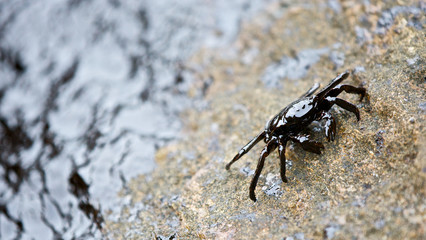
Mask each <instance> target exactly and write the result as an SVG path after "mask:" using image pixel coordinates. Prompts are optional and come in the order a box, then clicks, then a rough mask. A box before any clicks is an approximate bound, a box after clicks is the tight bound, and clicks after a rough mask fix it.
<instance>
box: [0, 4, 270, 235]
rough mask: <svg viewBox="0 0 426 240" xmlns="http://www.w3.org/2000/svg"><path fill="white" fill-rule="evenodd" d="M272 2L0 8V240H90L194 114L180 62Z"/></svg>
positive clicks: (226, 38)
mask: <svg viewBox="0 0 426 240" xmlns="http://www.w3.org/2000/svg"><path fill="white" fill-rule="evenodd" d="M270 2H272V0H269V1H265V0H255V1H250V0H235V1H226V0H214V1H210V0H182V1H171V0H156V1H148V0H147V1H139V0H127V1H119V0H107V1H104V0H59V1H56V0H55V1H53V0H44V1H42V0H31V1H29V0H2V1H0V239H52V238H55V239H59V238H64V239H87V238H100V237H101V236H102V234H101V230H102V227H103V224H104V221H105V216H104V215H105V214H104V213H105V212H107V211H108V212H112V213H114V212H115V211H117V209H120V207H121V206H122V204H123V203H122V201H123V200H122V199H119V198H118V197H117V193H118V191H119V190H120V189H122V188H125V187H126V183H127V182H128V181H129V179H131V178H132V177H134V176H136V175H138V174H144V173H148V172H150V171H152V169H153V168H155V162H154V154H155V152H156V150H157V149H158V148H159V147H161V146H164V145H165V144H168V143H169V142H170V141H173V140H176V139H178V138H179V133H180V130H181V125H182V123H181V121H180V120H179V114H180V113H181V111H182V110H184V109H187V108H202V107H203V106H202V99H203V90H202V89H200V90H199V92H196V93H195V94H193V95H192V97H191V98H190V97H188V90H189V86H190V85H191V83H192V82H193V81H194V79H193V77H192V75H191V71H190V70H188V69H186V68H185V60H186V59H188V58H189V57H190V56H191V55H192V54H193V53H195V52H196V51H197V50H199V49H202V48H214V47H220V46H224V45H227V44H230V43H232V41H233V40H234V39H235V38H236V36H237V34H238V32H239V29H240V25H241V22H242V21H245V20H247V19H250V18H251V17H253V16H254V15H255V14H256V13H258V12H259V11H261V10H262V9H263V8H264V7H265V6H266V5H268V4H269V3H270ZM110 217H114V214H112V215H110Z"/></svg>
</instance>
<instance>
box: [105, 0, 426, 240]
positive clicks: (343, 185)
mask: <svg viewBox="0 0 426 240" xmlns="http://www.w3.org/2000/svg"><path fill="white" fill-rule="evenodd" d="M424 13H425V3H424V2H423V1H420V2H418V1H404V2H402V1H388V2H386V3H383V2H382V1H364V2H363V3H359V2H358V1H345V2H340V1H328V2H324V1H319V2H315V3H312V2H311V1H309V2H306V3H300V2H298V3H296V2H293V1H283V2H281V3H279V4H273V5H271V6H270V7H269V8H268V9H267V11H266V12H265V13H263V14H261V15H259V16H258V17H256V18H255V19H254V20H253V21H251V22H249V23H246V24H244V25H243V27H242V29H241V34H240V35H239V36H238V39H237V40H236V41H235V43H233V44H232V45H231V46H228V47H227V48H224V49H221V50H217V49H215V50H208V49H206V50H204V51H202V52H199V53H197V54H196V55H195V56H194V57H193V58H192V59H191V61H189V62H188V63H186V66H187V67H188V68H190V69H193V70H194V76H195V77H194V79H195V80H194V83H193V85H192V89H191V90H189V95H191V93H192V92H196V91H197V90H198V89H203V92H205V94H206V104H205V106H204V107H202V108H199V109H193V110H187V111H185V113H184V114H183V115H182V118H183V121H184V131H183V135H184V137H183V138H182V140H180V141H179V142H177V143H173V144H169V145H167V146H165V147H163V148H160V149H159V150H158V151H157V153H156V163H157V167H156V168H155V170H154V171H153V172H152V173H150V174H145V175H141V176H139V177H137V178H135V179H133V180H131V181H130V182H129V183H128V184H127V185H126V187H125V188H124V189H122V191H121V192H120V197H121V198H122V199H124V200H125V201H127V204H126V205H125V207H123V208H122V209H121V213H120V215H119V216H117V217H116V218H115V219H112V220H111V218H109V220H107V221H106V228H105V234H106V235H107V236H109V237H111V238H115V239H140V238H145V239H146V238H152V237H155V238H157V239H174V238H179V239H196V238H200V239H265V238H267V239H321V238H324V239H348V238H349V239H366V238H370V239H424V238H425V237H426V235H425V234H426V233H425V221H426V219H425V209H426V208H425V207H426V201H425V197H426V196H425V186H424V185H425V180H426V179H425V178H426V158H425V151H426V138H425V136H426V132H425V110H424V105H425V99H426V94H425V92H426V91H425V83H426V79H425V76H426V74H425V73H426V68H425V57H426V52H425V49H426V46H425V40H424V34H425V31H424V30H425V27H426V25H425V14H424ZM324 49H327V50H324ZM314 50H317V51H320V53H321V54H318V52H314ZM307 52H308V53H309V52H311V53H312V52H314V53H315V54H314V55H315V58H319V60H315V59H314V60H315V61H313V60H312V59H310V63H309V64H307V61H305V60H303V59H305V58H304V57H302V58H300V56H305V55H304V54H306V53H307ZM285 63H290V65H291V68H292V69H293V70H294V69H303V70H300V71H302V72H301V73H300V75H288V74H285V73H286V71H284V70H283V71H282V72H278V73H277V72H275V74H272V75H271V76H272V77H271V78H267V79H268V81H264V80H262V79H265V78H262V77H264V76H269V75H268V73H269V71H268V69H272V70H273V69H279V67H277V66H281V65H282V67H283V68H285V67H286V66H288V65H286V64H285ZM298 64H299V65H298ZM302 66H303V67H302ZM346 69H349V70H350V71H351V72H352V75H351V77H350V78H349V79H348V80H346V81H345V82H346V83H348V84H351V85H355V86H358V85H362V86H364V87H365V88H367V93H368V98H366V99H365V100H364V101H362V102H359V101H358V96H354V95H350V94H344V93H343V94H341V95H340V97H342V98H344V99H346V100H348V101H350V102H352V103H354V104H356V105H357V107H358V108H359V109H360V113H361V120H360V121H359V122H357V121H356V118H355V117H354V116H353V114H352V113H349V112H346V111H345V110H342V109H339V108H338V107H334V108H333V110H332V113H333V115H334V116H335V118H336V119H337V136H336V139H335V141H333V142H327V141H326V138H325V135H324V133H323V130H322V127H321V124H322V123H314V124H312V125H311V127H310V132H311V133H312V135H313V136H314V137H315V139H316V140H318V141H321V142H323V143H324V145H325V150H324V151H323V153H322V154H321V155H316V154H313V153H309V152H305V151H303V150H302V149H301V147H300V146H298V145H295V144H290V145H289V146H288V147H287V153H286V156H287V169H288V171H287V177H288V179H289V182H288V183H282V182H281V180H280V177H279V161H278V155H277V153H273V154H271V155H270V156H269V157H268V159H267V160H266V163H265V168H264V169H263V172H262V175H261V177H260V180H259V183H258V186H257V188H256V193H257V197H258V201H257V202H256V203H253V202H252V201H251V200H250V199H249V198H248V187H249V184H250V181H251V177H252V176H253V171H254V169H255V167H256V163H257V159H258V156H259V153H260V151H261V148H262V145H263V144H264V143H259V144H258V146H256V147H255V148H253V149H252V150H251V152H249V153H248V154H246V155H245V156H244V157H243V158H242V159H241V160H239V161H238V162H237V163H235V164H234V165H233V166H232V168H231V170H230V171H226V170H225V164H226V163H227V162H228V161H230V160H231V159H232V157H233V156H234V155H235V154H236V153H237V151H238V150H239V149H240V147H242V146H243V145H244V144H246V143H247V142H248V141H249V140H250V139H251V138H252V137H254V136H255V135H256V134H257V133H258V132H259V131H261V130H262V129H263V127H264V124H265V122H266V121H267V120H268V119H269V118H270V117H271V116H273V115H274V114H275V113H277V112H278V111H279V110H280V109H282V108H283V107H284V106H286V105H287V104H289V103H290V102H292V101H293V100H295V99H297V98H298V97H299V96H300V95H301V94H302V93H304V92H305V91H306V90H307V89H309V88H310V87H311V86H312V85H313V84H314V83H315V82H319V83H321V84H322V85H323V86H324V85H325V84H327V83H328V82H329V81H330V79H332V78H334V77H335V76H336V75H337V73H340V72H343V71H344V70H346ZM272 72H273V73H274V71H272ZM289 72H290V70H289ZM277 86H278V87H279V88H277Z"/></svg>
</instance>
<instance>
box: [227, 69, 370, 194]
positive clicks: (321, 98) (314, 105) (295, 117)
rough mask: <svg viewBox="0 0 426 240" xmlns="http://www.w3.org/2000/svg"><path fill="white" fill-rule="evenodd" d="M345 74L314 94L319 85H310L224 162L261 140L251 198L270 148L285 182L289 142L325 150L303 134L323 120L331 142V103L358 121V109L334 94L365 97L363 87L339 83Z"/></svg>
mask: <svg viewBox="0 0 426 240" xmlns="http://www.w3.org/2000/svg"><path fill="white" fill-rule="evenodd" d="M348 76H349V71H345V72H344V73H341V74H339V75H338V76H337V77H336V78H334V79H333V80H332V81H331V82H330V83H329V84H328V85H327V86H326V87H324V88H323V89H322V90H321V91H320V92H318V93H317V94H316V95H314V93H315V91H316V90H317V89H318V88H319V84H315V85H314V86H312V87H311V88H310V89H309V90H308V91H307V92H306V93H305V94H303V95H302V96H301V97H300V98H299V99H298V100H296V101H294V102H292V103H290V105H288V106H287V107H285V108H284V109H282V110H281V111H280V112H279V113H278V114H277V115H275V116H274V117H273V118H272V119H271V120H269V121H268V122H267V123H266V125H265V129H264V130H262V131H261V132H260V133H259V134H258V135H257V136H256V137H255V138H253V139H252V140H251V141H250V142H249V143H247V144H246V145H245V146H244V147H243V148H241V150H240V151H239V152H238V153H237V155H235V157H234V158H233V159H232V160H231V161H230V162H229V163H228V164H227V165H226V169H227V170H229V169H230V167H231V165H232V164H233V163H235V162H236V161H237V160H238V159H240V158H241V157H242V156H244V155H245V154H246V153H247V152H249V151H250V149H252V148H253V147H254V146H255V145H256V144H257V143H259V142H260V141H261V140H264V142H265V143H266V146H265V147H264V148H263V150H262V152H261V153H260V158H259V161H258V163H257V168H256V171H255V174H254V177H253V179H252V181H251V184H250V189H249V196H250V199H251V200H253V201H254V202H256V195H255V191H254V190H255V188H256V185H257V181H258V180H259V176H260V173H261V172H262V169H263V165H264V163H265V158H266V157H267V156H268V155H269V154H270V153H271V152H272V151H273V150H275V149H276V148H278V154H279V157H280V175H281V179H282V181H283V182H287V177H286V175H285V174H286V165H285V164H286V158H285V148H286V144H287V142H288V141H292V142H295V143H298V144H300V145H301V146H302V148H303V149H304V150H305V151H308V152H313V153H316V154H321V149H324V145H323V144H322V143H320V142H317V141H312V140H310V135H309V134H305V133H304V131H305V130H306V128H307V127H308V125H310V124H311V123H312V122H313V121H321V120H325V125H324V131H325V136H326V138H327V140H328V141H329V142H330V141H333V140H334V139H335V136H336V121H335V119H334V117H333V116H332V115H331V113H330V109H331V107H332V106H333V105H334V104H336V105H337V106H339V107H341V108H343V109H345V110H347V111H349V112H352V113H354V114H355V116H356V118H357V120H358V121H359V120H360V114H359V110H358V108H357V107H356V106H355V105H353V104H352V103H350V102H347V101H345V100H343V99H341V98H338V97H337V96H338V95H339V94H340V93H341V92H342V91H345V92H347V93H352V94H359V95H360V101H362V99H363V98H364V96H365V94H366V89H365V88H363V87H354V86H351V85H339V84H340V83H341V82H342V81H343V80H345V79H346V78H347V77H348Z"/></svg>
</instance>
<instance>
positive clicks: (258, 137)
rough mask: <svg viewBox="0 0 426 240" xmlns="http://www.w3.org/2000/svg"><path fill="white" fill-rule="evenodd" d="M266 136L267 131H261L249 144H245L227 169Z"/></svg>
mask: <svg viewBox="0 0 426 240" xmlns="http://www.w3.org/2000/svg"><path fill="white" fill-rule="evenodd" d="M264 138H265V131H262V132H261V133H259V134H258V135H257V136H256V137H255V138H253V139H252V140H251V141H250V142H249V143H247V145H245V146H244V147H243V148H241V150H240V151H239V152H238V153H237V155H235V157H234V158H233V159H232V160H231V161H230V162H229V163H228V164H227V165H226V170H229V168H230V167H231V165H232V164H233V163H234V162H236V161H237V160H238V159H240V158H241V157H242V156H244V154H246V153H248V152H249V151H250V149H252V148H253V147H254V145H256V144H257V143H258V142H260V141H261V140H262V139H264Z"/></svg>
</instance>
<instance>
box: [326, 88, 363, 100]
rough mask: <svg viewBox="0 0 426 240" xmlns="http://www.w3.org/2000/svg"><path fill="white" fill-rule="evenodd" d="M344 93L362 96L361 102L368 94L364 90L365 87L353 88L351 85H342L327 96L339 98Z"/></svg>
mask: <svg viewBox="0 0 426 240" xmlns="http://www.w3.org/2000/svg"><path fill="white" fill-rule="evenodd" d="M342 91H345V92H347V93H355V94H359V95H361V97H360V99H359V101H362V99H363V98H364V96H365V92H366V90H365V88H363V87H354V86H351V85H340V86H337V87H335V88H333V89H332V90H330V91H329V92H328V93H327V96H330V97H337V96H338V95H339V94H340V93H341V92H342Z"/></svg>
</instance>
